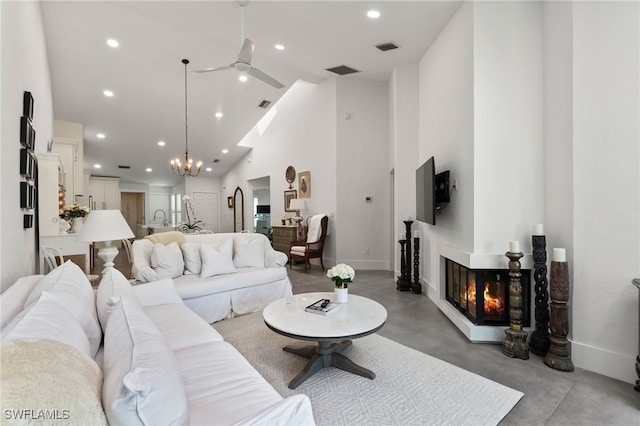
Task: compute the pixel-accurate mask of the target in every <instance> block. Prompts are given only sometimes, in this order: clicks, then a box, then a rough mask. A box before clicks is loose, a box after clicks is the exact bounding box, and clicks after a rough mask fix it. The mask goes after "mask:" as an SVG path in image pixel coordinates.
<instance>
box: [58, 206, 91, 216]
mask: <svg viewBox="0 0 640 426" xmlns="http://www.w3.org/2000/svg"><path fill="white" fill-rule="evenodd" d="M89 211H90V210H89V207H87V206H81V205H80V204H72V205H70V206H65V208H64V210H63V211H62V215H63V217H64V218H65V219H73V218H76V217H85V216H86V215H88V214H89Z"/></svg>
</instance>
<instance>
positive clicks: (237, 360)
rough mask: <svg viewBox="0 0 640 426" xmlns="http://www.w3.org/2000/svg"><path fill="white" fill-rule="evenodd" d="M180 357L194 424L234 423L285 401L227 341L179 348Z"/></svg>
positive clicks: (177, 357) (181, 372)
mask: <svg viewBox="0 0 640 426" xmlns="http://www.w3.org/2000/svg"><path fill="white" fill-rule="evenodd" d="M176 359H177V361H178V368H179V370H180V375H181V376H182V377H183V380H184V387H185V390H186V393H187V397H188V399H189V407H190V411H191V412H190V420H191V424H194V425H209V424H217V425H229V424H234V423H236V422H238V421H240V420H242V419H244V418H246V417H248V416H251V415H254V414H256V413H258V412H260V411H261V410H263V409H264V408H266V407H269V406H271V405H272V404H275V403H277V402H279V401H281V400H282V397H281V396H280V394H278V392H276V390H275V389H273V387H272V386H271V385H270V384H269V383H267V381H266V380H265V379H264V378H263V377H262V376H261V375H260V373H258V372H257V371H256V370H255V369H254V368H253V367H252V366H251V364H249V362H248V361H247V360H246V359H245V358H244V357H243V356H242V355H241V354H240V353H239V352H238V351H237V350H236V349H235V348H234V347H233V346H231V345H230V344H229V343H227V342H215V343H209V344H206V345H198V346H191V347H188V348H185V349H182V350H179V351H177V352H176ZM230 372H232V373H231V374H230ZM212 384H215V385H212ZM248 395H250V397H248Z"/></svg>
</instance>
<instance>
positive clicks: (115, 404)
mask: <svg viewBox="0 0 640 426" xmlns="http://www.w3.org/2000/svg"><path fill="white" fill-rule="evenodd" d="M104 338H105V342H104V368H103V371H104V385H103V396H102V401H103V405H104V410H105V413H106V415H107V419H108V420H109V423H110V424H114V425H160V424H162V425H185V424H188V423H189V409H188V404H187V398H186V394H185V391H184V386H183V384H182V380H181V378H180V373H179V372H178V368H177V364H176V359H175V356H174V354H173V352H172V351H171V349H170V348H169V346H168V345H167V343H166V342H165V340H164V338H163V336H162V334H161V333H160V331H158V328H157V327H156V326H155V325H154V324H153V322H151V320H150V319H149V318H148V317H147V316H146V315H145V314H144V312H143V311H142V310H141V308H140V307H138V306H136V305H134V304H132V303H131V302H130V301H129V300H127V299H120V303H118V304H117V305H116V306H115V308H114V309H113V312H111V316H110V317H109V321H108V323H107V329H106V332H105V337H104Z"/></svg>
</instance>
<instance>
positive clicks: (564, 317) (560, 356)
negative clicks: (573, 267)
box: [544, 249, 573, 371]
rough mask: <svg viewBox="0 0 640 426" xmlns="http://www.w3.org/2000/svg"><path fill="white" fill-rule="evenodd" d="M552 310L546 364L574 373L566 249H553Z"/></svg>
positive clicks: (555, 368)
mask: <svg viewBox="0 0 640 426" xmlns="http://www.w3.org/2000/svg"><path fill="white" fill-rule="evenodd" d="M550 294H551V309H550V314H551V315H550V323H549V325H550V327H551V336H550V338H549V340H550V345H549V351H548V352H547V355H546V356H545V357H544V363H545V364H546V365H547V366H548V367H551V368H553V369H554V370H559V371H573V362H572V361H571V353H570V351H569V341H568V340H567V334H569V312H568V306H567V302H569V267H568V266H567V261H566V253H565V250H564V249H553V260H552V261H551V282H550Z"/></svg>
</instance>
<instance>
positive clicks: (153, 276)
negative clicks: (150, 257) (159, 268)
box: [136, 267, 160, 283]
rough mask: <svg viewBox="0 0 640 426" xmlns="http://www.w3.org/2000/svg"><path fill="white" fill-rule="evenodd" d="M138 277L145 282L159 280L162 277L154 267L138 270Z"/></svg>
mask: <svg viewBox="0 0 640 426" xmlns="http://www.w3.org/2000/svg"><path fill="white" fill-rule="evenodd" d="M136 279H138V280H139V281H142V282H143V283H150V282H152V281H158V280H159V279H160V277H158V273H157V272H156V271H154V270H153V268H151V267H149V268H144V269H142V270H141V271H138V273H137V275H136Z"/></svg>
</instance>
